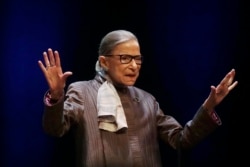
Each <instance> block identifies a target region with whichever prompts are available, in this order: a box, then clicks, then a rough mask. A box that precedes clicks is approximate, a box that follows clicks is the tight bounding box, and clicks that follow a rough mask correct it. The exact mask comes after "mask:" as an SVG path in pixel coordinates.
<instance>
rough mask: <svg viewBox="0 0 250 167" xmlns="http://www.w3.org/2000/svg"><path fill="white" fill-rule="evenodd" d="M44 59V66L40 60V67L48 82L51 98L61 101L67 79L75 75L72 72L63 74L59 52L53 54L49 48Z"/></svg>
mask: <svg viewBox="0 0 250 167" xmlns="http://www.w3.org/2000/svg"><path fill="white" fill-rule="evenodd" d="M43 59H44V64H43V62H42V61H41V60H39V61H38V65H39V67H40V68H41V70H42V72H43V74H44V76H45V79H46V80H47V83H48V86H49V89H50V95H51V98H52V99H59V98H60V97H61V96H62V94H63V92H64V87H65V85H66V80H67V78H68V77H69V76H70V75H72V74H73V73H72V72H71V71H67V72H65V73H63V71H62V67H61V62H60V56H59V53H58V51H54V52H53V51H52V49H51V48H49V49H48V51H47V52H46V51H45V52H43Z"/></svg>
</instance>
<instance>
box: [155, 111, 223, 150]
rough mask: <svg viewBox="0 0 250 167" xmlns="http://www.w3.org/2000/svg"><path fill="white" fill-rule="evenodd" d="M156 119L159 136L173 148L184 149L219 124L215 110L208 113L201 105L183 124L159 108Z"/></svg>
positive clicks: (194, 143)
mask: <svg viewBox="0 0 250 167" xmlns="http://www.w3.org/2000/svg"><path fill="white" fill-rule="evenodd" d="M215 115H216V117H214V116H215ZM215 118H216V119H215ZM157 121H158V122H157V124H158V130H159V133H160V137H161V138H162V139H163V140H164V141H165V142H166V143H168V144H169V145H171V146H172V147H173V148H174V149H177V148H178V147H179V146H180V148H184V149H188V148H191V147H193V146H194V145H196V144H197V143H198V142H200V141H201V140H202V139H203V138H205V137H206V136H208V135H209V134H210V133H212V132H213V131H214V130H215V129H216V128H217V127H218V126H219V125H221V122H220V118H219V117H218V115H217V114H216V113H215V112H213V115H210V114H209V113H208V112H207V111H206V110H205V109H204V108H203V107H202V106H201V107H200V108H199V109H198V111H197V112H196V114H195V115H194V117H193V119H192V120H190V121H188V122H187V123H186V124H185V126H182V125H181V124H180V123H179V122H178V121H177V120H175V118H173V117H172V116H169V115H164V114H163V113H162V111H161V110H159V111H158V116H157Z"/></svg>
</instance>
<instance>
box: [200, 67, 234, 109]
mask: <svg viewBox="0 0 250 167" xmlns="http://www.w3.org/2000/svg"><path fill="white" fill-rule="evenodd" d="M234 78H235V69H232V70H231V71H229V72H228V73H227V74H226V76H225V77H224V78H223V79H222V80H221V82H220V83H219V84H218V85H217V86H216V87H215V86H213V85H212V86H211V91H210V94H209V96H208V98H207V99H206V101H205V102H204V104H203V105H204V107H205V108H206V109H208V110H212V109H213V108H214V107H215V106H217V105H218V104H219V103H220V102H221V101H222V100H223V99H224V98H225V97H226V96H227V95H228V93H229V92H230V91H231V90H233V89H234V88H235V87H236V85H237V84H238V81H234ZM233 81H234V82H233Z"/></svg>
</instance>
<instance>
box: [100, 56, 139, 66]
mask: <svg viewBox="0 0 250 167" xmlns="http://www.w3.org/2000/svg"><path fill="white" fill-rule="evenodd" d="M104 56H107V57H110V56H120V62H121V63H122V64H129V63H130V62H131V61H132V60H134V61H135V63H136V64H137V65H141V64H142V62H143V56H142V55H135V56H132V55H129V54H119V55H113V54H108V55H104ZM124 56H125V58H126V60H127V59H128V60H129V61H128V62H124V60H123V58H124ZM138 58H140V59H138ZM136 61H141V62H140V63H139V62H136Z"/></svg>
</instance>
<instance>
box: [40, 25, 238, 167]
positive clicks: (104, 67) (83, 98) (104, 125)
mask: <svg viewBox="0 0 250 167" xmlns="http://www.w3.org/2000/svg"><path fill="white" fill-rule="evenodd" d="M43 57H44V63H43V62H42V61H40V60H39V61H38V64H39V67H40V68H41V70H42V72H43V74H44V76H45V78H46V80H47V83H48V86H49V89H48V91H47V92H46V93H45V96H44V105H45V111H44V115H43V127H44V130H45V132H46V133H48V134H50V135H53V136H58V137H62V136H63V135H64V134H66V133H67V132H68V131H69V130H70V129H73V132H74V133H75V141H76V142H75V144H76V151H77V152H76V161H77V162H76V164H77V166H78V167H84V166H86V167H132V166H136V167H160V166H162V164H161V156H160V151H159V143H158V142H159V139H161V140H163V141H164V142H165V143H166V144H169V145H170V146H172V147H173V148H174V149H188V148H191V147H192V146H194V145H195V144H197V143H198V142H200V141H201V140H202V139H203V138H204V137H206V136H207V135H209V134H210V133H211V132H212V131H214V130H215V129H216V128H217V127H218V126H219V125H220V124H221V120H220V118H219V116H218V115H217V114H216V112H215V111H214V108H215V106H217V105H218V104H219V103H220V102H221V101H222V100H223V99H224V98H225V97H226V96H227V95H228V93H229V92H230V91H231V90H232V89H233V88H234V87H235V86H236V85H237V81H234V77H235V70H234V69H232V70H231V71H230V72H228V74H226V76H225V77H224V78H223V79H222V80H221V82H220V83H219V85H217V86H211V92H210V94H209V96H208V97H207V98H206V100H205V101H204V103H203V104H202V105H201V106H200V107H199V109H198V111H197V112H196V114H195V115H194V117H193V119H192V120H190V121H189V122H187V123H186V125H185V126H182V125H181V124H180V123H179V122H178V121H177V120H175V119H174V118H173V117H172V116H170V115H165V114H164V113H163V111H162V110H161V108H160V106H159V104H158V102H157V101H156V99H155V98H154V96H153V95H151V94H150V93H148V92H146V91H144V90H142V89H140V88H137V87H135V86H133V85H134V84H135V82H136V80H137V78H138V76H139V73H140V69H141V66H142V64H143V56H142V55H141V52H140V45H139V42H138V39H137V38H136V36H135V35H134V34H133V33H131V32H129V31H126V30H115V31H112V32H109V33H108V34H107V35H105V36H104V37H103V39H102V40H101V43H100V47H99V57H98V60H97V62H96V65H95V70H96V76H95V77H94V78H93V79H92V80H89V81H78V82H74V83H71V84H70V85H69V86H68V89H67V91H64V89H65V85H66V84H65V83H66V80H67V78H68V77H69V76H70V75H72V72H70V71H68V72H63V70H62V67H61V62H60V57H59V53H58V52H57V51H52V49H48V51H47V52H44V53H43Z"/></svg>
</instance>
